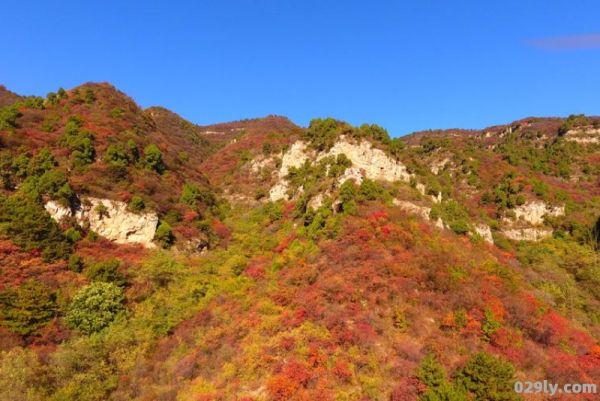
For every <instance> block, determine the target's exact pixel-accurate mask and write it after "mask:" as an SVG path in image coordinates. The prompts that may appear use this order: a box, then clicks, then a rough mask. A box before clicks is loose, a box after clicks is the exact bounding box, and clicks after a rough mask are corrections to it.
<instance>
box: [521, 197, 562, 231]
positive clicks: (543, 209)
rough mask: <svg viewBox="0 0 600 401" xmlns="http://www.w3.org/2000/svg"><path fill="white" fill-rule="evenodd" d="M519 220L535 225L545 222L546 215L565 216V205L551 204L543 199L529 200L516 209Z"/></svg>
mask: <svg viewBox="0 0 600 401" xmlns="http://www.w3.org/2000/svg"><path fill="white" fill-rule="evenodd" d="M514 212H515V216H516V218H517V220H524V221H526V222H527V223H529V224H532V225H534V226H537V225H541V224H543V223H544V216H546V215H548V216H563V215H564V214H565V207H564V206H554V207H553V206H550V205H547V204H546V203H545V202H542V201H534V202H529V203H526V204H524V205H521V206H519V207H516V208H515V209H514Z"/></svg>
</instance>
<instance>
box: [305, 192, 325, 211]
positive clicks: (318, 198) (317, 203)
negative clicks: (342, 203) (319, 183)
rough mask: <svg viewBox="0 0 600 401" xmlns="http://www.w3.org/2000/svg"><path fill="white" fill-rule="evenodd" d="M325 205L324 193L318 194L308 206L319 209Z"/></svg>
mask: <svg viewBox="0 0 600 401" xmlns="http://www.w3.org/2000/svg"><path fill="white" fill-rule="evenodd" d="M322 205H323V194H317V195H316V196H313V197H312V198H311V199H310V201H308V205H307V206H308V207H310V208H312V209H314V210H317V209H318V208H320V207H321V206H322Z"/></svg>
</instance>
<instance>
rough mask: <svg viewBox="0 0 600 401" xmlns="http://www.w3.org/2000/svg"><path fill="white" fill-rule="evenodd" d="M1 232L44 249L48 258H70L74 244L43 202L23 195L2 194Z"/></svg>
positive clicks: (26, 245)
mask: <svg viewBox="0 0 600 401" xmlns="http://www.w3.org/2000/svg"><path fill="white" fill-rule="evenodd" d="M0 233H2V234H4V235H7V236H8V237H9V238H10V239H11V240H12V241H13V242H14V243H15V244H16V245H18V246H20V247H21V248H24V249H26V250H32V249H41V250H42V256H43V257H44V259H45V260H47V261H51V260H56V259H60V258H66V257H67V256H68V255H69V253H70V251H71V244H70V243H69V242H68V241H67V239H66V238H65V237H64V235H63V234H62V232H61V231H60V229H59V227H58V225H57V224H56V222H55V221H54V220H52V218H51V217H50V216H49V215H48V213H47V212H46V210H45V209H44V207H43V206H42V205H40V204H39V203H37V202H36V201H35V200H33V199H31V198H30V197H28V196H26V195H23V194H15V195H13V196H10V197H8V198H6V197H5V198H3V197H2V196H0Z"/></svg>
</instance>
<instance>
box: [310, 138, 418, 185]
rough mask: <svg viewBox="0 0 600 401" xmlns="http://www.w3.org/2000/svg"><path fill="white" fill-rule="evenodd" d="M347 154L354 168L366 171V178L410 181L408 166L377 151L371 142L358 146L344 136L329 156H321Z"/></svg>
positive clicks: (364, 142)
mask: <svg viewBox="0 0 600 401" xmlns="http://www.w3.org/2000/svg"><path fill="white" fill-rule="evenodd" d="M340 154H345V155H346V157H348V159H350V160H352V166H353V167H357V168H359V169H360V170H361V171H364V174H365V177H367V178H369V179H372V180H382V181H405V182H408V181H409V180H410V174H409V173H408V170H407V169H406V166H405V165H404V164H402V163H400V162H398V161H395V160H394V159H392V158H391V157H389V156H388V155H386V154H385V152H384V151H383V150H381V149H375V148H373V146H372V145H371V143H370V142H369V141H361V142H359V143H358V144H356V143H353V142H349V141H347V140H346V138H344V137H343V136H342V137H340V140H339V141H338V142H336V143H335V145H333V147H332V148H331V149H330V150H329V152H327V154H325V155H323V156H320V157H319V159H320V158H321V157H325V156H337V155H340Z"/></svg>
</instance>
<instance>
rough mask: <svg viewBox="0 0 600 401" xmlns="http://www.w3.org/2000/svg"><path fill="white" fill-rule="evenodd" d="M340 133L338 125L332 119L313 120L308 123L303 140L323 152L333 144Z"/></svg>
mask: <svg viewBox="0 0 600 401" xmlns="http://www.w3.org/2000/svg"><path fill="white" fill-rule="evenodd" d="M340 133H341V129H340V123H339V122H337V121H336V120H334V119H333V118H325V119H322V118H315V119H312V120H311V121H310V124H309V126H308V129H307V130H306V131H304V134H303V138H304V140H306V141H307V142H308V143H309V144H310V146H311V147H313V148H315V149H317V150H319V151H323V150H328V149H330V148H331V147H332V146H333V145H334V144H335V141H336V140H337V138H338V136H339V134H340Z"/></svg>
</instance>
